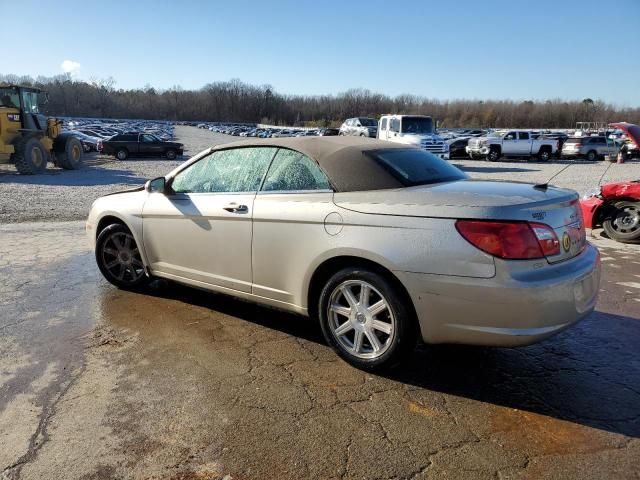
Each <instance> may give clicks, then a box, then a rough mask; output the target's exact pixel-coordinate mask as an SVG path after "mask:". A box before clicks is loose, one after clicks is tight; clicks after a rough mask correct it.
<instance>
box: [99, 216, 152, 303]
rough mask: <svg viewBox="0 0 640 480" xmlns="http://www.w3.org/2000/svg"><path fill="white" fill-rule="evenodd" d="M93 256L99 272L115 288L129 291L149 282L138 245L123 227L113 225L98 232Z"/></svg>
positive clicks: (129, 232)
mask: <svg viewBox="0 0 640 480" xmlns="http://www.w3.org/2000/svg"><path fill="white" fill-rule="evenodd" d="M95 255H96V262H97V263H98V268H99V269H100V272H102V275H104V278H106V279H107V280H108V281H109V282H110V283H112V284H113V285H115V286H116V287H119V288H123V289H125V290H131V289H137V288H140V287H142V286H144V285H146V284H147V283H148V282H149V277H147V275H146V272H145V269H144V264H143V263H142V257H141V256H140V250H139V249H138V245H137V244H136V241H135V239H134V238H133V235H132V234H131V231H129V229H128V228H127V227H125V226H124V225H122V224H119V223H114V224H112V225H109V226H108V227H106V228H105V229H103V230H102V231H101V232H100V234H99V235H98V239H97V241H96V251H95Z"/></svg>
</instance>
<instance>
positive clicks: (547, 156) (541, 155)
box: [538, 148, 551, 162]
mask: <svg viewBox="0 0 640 480" xmlns="http://www.w3.org/2000/svg"><path fill="white" fill-rule="evenodd" d="M538 160H540V161H541V162H548V161H549V160H551V151H550V150H549V149H548V148H544V149H541V150H540V151H539V152H538Z"/></svg>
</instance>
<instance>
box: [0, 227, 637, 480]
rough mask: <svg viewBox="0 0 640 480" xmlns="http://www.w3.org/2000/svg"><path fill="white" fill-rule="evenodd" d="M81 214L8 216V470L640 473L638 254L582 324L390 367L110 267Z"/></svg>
mask: <svg viewBox="0 0 640 480" xmlns="http://www.w3.org/2000/svg"><path fill="white" fill-rule="evenodd" d="M83 227H84V225H83V222H80V221H56V222H51V221H49V222H21V223H8V224H7V223H5V224H1V225H0V239H1V241H0V472H1V473H0V478H3V479H48V478H56V479H114V478H115V479H117V478H135V479H163V480H164V479H166V480H168V479H173V480H189V479H225V480H230V479H266V478H269V479H271V478H273V479H276V478H277V479H302V478H314V479H316V478H317V479H343V478H344V479H391V478H398V479H426V478H438V479H440V478H455V479H473V478H482V479H484V478H498V479H533V478H535V479H539V478H543V479H547V478H548V479H565V478H566V479H569V478H578V479H603V478H606V479H618V478H621V479H627V478H628V479H636V480H638V479H640V358H639V352H640V347H639V344H640V295H639V293H640V256H639V255H638V252H639V249H640V246H637V245H622V244H618V243H615V242H612V241H610V240H608V239H606V238H604V237H603V236H602V235H601V232H600V231H595V232H592V233H591V236H590V241H592V242H593V243H594V244H595V245H597V246H598V248H599V249H600V251H601V253H602V259H603V280H602V285H601V287H602V292H601V297H600V301H599V304H598V307H597V311H596V312H595V313H594V314H593V315H592V316H590V317H589V318H588V319H586V320H584V321H583V322H581V323H579V324H578V325H576V326H575V327H573V328H571V329H569V330H567V331H565V332H563V333H561V334H560V335H558V336H556V337H554V338H552V339H550V340H548V341H545V342H543V343H540V344H537V345H533V346H529V347H525V348H518V349H492V348H478V347H464V346H445V345H443V346H420V347H419V348H418V349H417V350H416V352H415V354H414V356H413V358H412V359H411V362H410V364H409V365H408V366H407V367H405V368H404V369H402V370H397V371H394V372H391V373H389V374H386V375H385V376H379V375H373V374H369V373H364V372H362V371H359V370H356V369H354V368H353V367H351V366H349V365H348V364H346V363H345V362H343V361H342V360H340V359H339V358H338V357H337V356H336V355H335V354H334V353H333V351H332V350H331V349H330V348H328V347H327V346H326V345H325V344H324V342H323V339H322V335H321V332H320V329H319V327H318V326H317V325H316V324H315V323H314V322H313V321H311V320H309V319H306V318H303V317H298V316H294V315H289V314H286V313H282V312H279V311H277V310H272V309H267V308H263V307H259V306H255V305H252V304H249V303H244V302H240V301H237V300H234V299H231V298H229V297H225V296H222V295H216V294H211V293H206V292H202V291H199V290H195V289H190V288H187V287H182V286H178V285H176V284H172V283H168V282H164V281H158V282H155V283H154V284H152V286H151V287H150V288H149V289H147V290H145V291H144V292H142V293H131V292H124V291H120V290H117V289H116V288H114V287H112V286H111V285H110V284H108V283H107V282H106V281H105V280H103V279H102V277H101V276H100V273H99V272H98V269H97V267H96V266H95V262H94V259H93V254H92V252H91V251H90V250H89V248H88V246H87V243H86V240H85V237H84V230H83Z"/></svg>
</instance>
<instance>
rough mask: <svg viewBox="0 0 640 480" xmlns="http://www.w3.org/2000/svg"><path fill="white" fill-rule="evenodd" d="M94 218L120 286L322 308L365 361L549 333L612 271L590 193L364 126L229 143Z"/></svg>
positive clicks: (337, 334)
mask: <svg viewBox="0 0 640 480" xmlns="http://www.w3.org/2000/svg"><path fill="white" fill-rule="evenodd" d="M86 228H87V233H88V235H89V238H90V241H91V244H92V246H93V247H94V248H95V257H96V260H97V262H98V266H99V268H100V270H101V272H102V274H103V275H104V276H105V277H106V279H107V280H108V281H109V282H111V283H113V284H114V285H116V286H118V287H121V288H126V289H137V288H141V287H142V286H143V285H144V284H146V283H147V282H149V281H150V280H151V279H153V278H154V277H161V278H165V279H169V280H173V281H176V282H180V283H183V284H186V285H191V286H194V287H199V288H203V289H207V290H211V291H215V292H221V293H225V294H230V295H233V296H235V297H239V298H242V299H246V300H250V301H254V302H258V303H261V304H264V305H269V306H272V307H277V308H281V309H284V310H288V311H291V312H297V313H299V314H303V315H310V316H312V317H314V318H317V319H318V320H319V322H320V324H321V327H322V330H323V332H324V335H325V337H326V340H327V342H328V343H329V344H330V345H331V346H332V347H334V348H335V350H336V351H337V352H338V354H339V355H340V356H342V357H343V358H345V359H346V360H348V361H349V362H351V363H352V364H354V365H356V366H358V367H360V368H365V369H376V368H384V367H389V366H391V365H394V364H396V363H398V362H399V361H400V360H402V359H403V358H404V357H406V356H407V355H408V354H409V353H410V352H411V351H412V350H413V347H414V345H415V343H416V341H418V340H419V339H422V340H423V341H424V342H427V343H466V344H480V345H494V346H508V347H510V346H516V345H526V344H530V343H532V342H536V341H539V340H542V339H544V338H547V337H549V336H551V335H553V334H555V333H558V332H560V331H562V330H563V329H565V328H567V327H568V326H570V325H572V324H573V323H575V322H577V321H578V320H580V319H581V318H583V317H585V316H586V315H588V314H589V313H590V312H591V311H592V310H593V309H594V306H595V303H596V297H597V293H598V289H599V280H600V256H599V253H598V251H597V249H596V248H594V247H593V246H592V245H590V244H589V243H588V242H587V241H586V238H585V230H584V225H583V222H582V218H581V213H580V209H579V205H578V195H577V194H576V193H575V192H573V191H571V190H564V189H560V188H555V187H551V186H548V185H535V186H534V185H531V184H525V183H508V182H490V181H476V180H470V179H469V178H468V177H467V176H466V175H465V174H464V173H463V172H461V171H460V170H458V169H457V168H455V167H454V166H452V165H450V164H449V163H447V162H446V161H443V160H440V159H439V158H437V157H435V156H433V155H431V154H430V153H428V152H426V151H423V150H420V149H417V148H413V147H408V146H406V145H399V144H393V143H389V142H382V141H378V140H372V139H359V138H355V137H316V138H312V137H311V138H310V137H307V138H287V139H269V140H261V139H258V140H248V141H242V142H236V143H229V144H225V145H219V146H216V147H214V148H211V149H208V150H206V151H204V152H202V153H200V154H198V155H196V156H195V157H194V158H192V159H190V160H189V161H187V162H186V163H184V164H183V165H181V166H180V167H178V168H177V169H175V170H174V171H173V172H171V173H169V174H168V175H167V176H166V177H160V178H156V179H154V180H150V181H149V182H147V184H146V185H145V186H144V187H140V188H138V189H136V190H132V191H127V192H121V193H114V194H111V195H108V196H105V197H102V198H99V199H98V200H96V201H95V203H94V204H93V206H92V208H91V212H90V214H89V218H88V221H87V226H86Z"/></svg>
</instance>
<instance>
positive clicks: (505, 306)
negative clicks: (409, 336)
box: [398, 244, 600, 347]
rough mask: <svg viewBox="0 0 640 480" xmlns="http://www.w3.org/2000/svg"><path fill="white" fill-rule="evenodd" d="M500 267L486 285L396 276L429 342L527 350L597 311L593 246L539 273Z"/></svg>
mask: <svg viewBox="0 0 640 480" xmlns="http://www.w3.org/2000/svg"><path fill="white" fill-rule="evenodd" d="M502 262H504V261H502V260H496V264H497V265H496V266H497V267H498V268H497V273H496V276H494V277H493V278H488V279H481V278H470V277H454V276H446V275H429V274H418V273H408V272H398V276H399V277H400V278H401V280H402V281H403V283H404V284H405V286H406V287H407V289H408V290H409V294H410V295H411V298H412V300H413V304H414V306H415V309H416V313H417V315H418V320H419V323H420V329H421V332H422V338H423V340H424V341H425V342H427V343H462V344H471V345H489V346H498V347H514V346H519V345H528V344H531V343H535V342H538V341H540V340H543V339H545V338H548V337H550V336H552V335H555V334H556V333H559V332H561V331H562V330H564V329H565V328H568V327H569V326H571V325H573V324H574V323H576V322H578V321H579V320H581V319H582V318H584V317H585V316H587V315H588V314H589V313H591V312H592V311H593V309H594V308H595V305H596V301H597V296H598V290H599V284H600V254H599V252H598V250H597V249H596V248H595V247H593V246H592V245H590V244H587V247H586V248H585V250H584V251H583V252H582V253H580V254H579V255H578V256H576V257H574V258H572V259H571V260H567V261H566V262H562V263H561V264H556V265H548V264H545V265H544V268H541V269H534V268H530V267H527V268H526V269H524V270H520V269H518V267H516V269H514V271H509V268H504V267H501V266H500V265H499V264H500V263H502ZM533 262H536V261H533ZM537 262H540V261H537ZM504 263H505V264H506V263H509V262H504Z"/></svg>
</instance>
